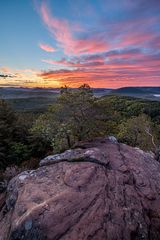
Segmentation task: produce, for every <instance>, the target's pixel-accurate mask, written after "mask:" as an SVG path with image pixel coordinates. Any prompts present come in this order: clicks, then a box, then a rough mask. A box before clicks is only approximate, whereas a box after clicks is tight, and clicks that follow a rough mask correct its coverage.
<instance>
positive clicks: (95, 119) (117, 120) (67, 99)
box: [0, 84, 160, 171]
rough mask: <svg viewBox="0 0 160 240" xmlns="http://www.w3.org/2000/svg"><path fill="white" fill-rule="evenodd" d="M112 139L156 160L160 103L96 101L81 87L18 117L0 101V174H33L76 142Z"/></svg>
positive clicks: (108, 98)
mask: <svg viewBox="0 0 160 240" xmlns="http://www.w3.org/2000/svg"><path fill="white" fill-rule="evenodd" d="M108 135H114V136H115V137H116V138H117V139H118V141H120V142H122V143H126V144H129V145H131V146H133V147H139V148H141V149H143V150H145V151H152V152H153V153H154V154H155V157H156V158H157V160H158V158H159V145H160V102H156V101H147V100H142V99H136V98H132V97H123V96H114V95H110V96H104V97H101V98H96V97H95V96H94V94H93V91H92V89H91V88H90V87H89V86H88V85H86V84H84V85H82V86H80V87H79V88H78V89H77V90H75V89H74V90H72V89H70V88H68V87H63V88H61V92H60V95H59V96H58V97H57V98H56V100H55V102H54V103H53V104H51V105H50V106H49V107H48V110H47V111H46V112H44V113H38V112H36V113H35V112H33V113H27V112H26V113H23V112H16V111H15V110H14V109H13V108H12V107H11V106H10V105H9V104H8V103H7V102H6V101H5V100H0V169H1V171H4V170H5V169H6V167H8V166H15V165H16V166H18V167H24V168H35V167H36V166H37V164H38V162H39V160H40V159H42V158H43V157H45V156H46V155H48V154H50V153H60V152H62V151H64V150H66V149H69V148H72V147H73V146H74V145H75V144H76V143H77V142H79V141H84V140H90V139H94V138H96V137H101V136H102V137H105V136H108Z"/></svg>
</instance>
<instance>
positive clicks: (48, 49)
mask: <svg viewBox="0 0 160 240" xmlns="http://www.w3.org/2000/svg"><path fill="white" fill-rule="evenodd" d="M39 47H40V48H41V49H42V50H44V51H46V52H55V51H56V49H55V48H54V47H52V46H50V45H49V44H45V43H40V44H39Z"/></svg>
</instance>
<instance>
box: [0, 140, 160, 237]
mask: <svg viewBox="0 0 160 240" xmlns="http://www.w3.org/2000/svg"><path fill="white" fill-rule="evenodd" d="M40 165H41V167H39V168H38V169H37V170H34V171H28V172H23V173H21V174H19V175H17V176H16V177H14V178H13V179H12V180H11V181H10V182H9V185H8V187H7V193H6V194H7V196H6V199H5V204H3V206H2V209H1V212H0V229H1V230H0V240H19V239H24V240H58V239H63V240H91V239H92V240H138V239H144V240H147V239H148V240H158V239H160V163H159V162H157V161H155V160H154V158H153V157H152V155H151V154H146V153H145V152H143V151H140V150H138V149H135V148H132V147H129V146H127V145H125V144H120V143H116V144H115V143H113V142H112V141H111V140H110V139H96V140H95V141H91V142H86V143H80V144H79V146H78V148H75V149H72V150H68V151H66V152H64V153H62V154H57V155H53V156H49V157H47V158H45V159H43V160H42V161H41V163H40Z"/></svg>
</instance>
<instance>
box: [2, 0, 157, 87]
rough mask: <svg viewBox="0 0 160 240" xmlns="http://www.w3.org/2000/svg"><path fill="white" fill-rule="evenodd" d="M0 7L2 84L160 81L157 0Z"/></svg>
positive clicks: (43, 1) (65, 0)
mask: <svg viewBox="0 0 160 240" xmlns="http://www.w3.org/2000/svg"><path fill="white" fill-rule="evenodd" d="M0 6H1V8H0V14H1V21H0V27H1V36H2V37H1V44H0V52H1V56H0V87H4V86H5V87H7V86H8V87H45V88H47V87H53V88H54V87H56V88H57V87H61V86H64V85H68V86H70V87H78V86H80V85H81V84H83V83H87V84H89V85H90V86H91V87H96V88H119V87H125V86H160V1H158V0H153V1H146V0H135V1H132V0H122V1H118V0H88V1H87V0H76V1H73V0H61V1H59V0H55V1H51V0H50V1H49V0H48V1H47V0H33V1H32V0H29V1H18V0H14V1H9V0H5V1H2V2H1V3H0Z"/></svg>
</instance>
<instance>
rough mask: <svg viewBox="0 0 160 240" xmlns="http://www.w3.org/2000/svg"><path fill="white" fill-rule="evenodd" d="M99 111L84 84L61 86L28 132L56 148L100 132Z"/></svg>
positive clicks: (59, 149) (97, 134)
mask: <svg viewBox="0 0 160 240" xmlns="http://www.w3.org/2000/svg"><path fill="white" fill-rule="evenodd" d="M99 113H100V105H99V104H98V101H97V99H96V98H95V97H94V95H93V92H92V90H91V89H90V87H89V86H88V85H86V84H85V85H82V86H81V87H80V88H79V89H77V90H72V89H68V88H67V87H64V88H62V89H61V94H60V96H59V97H58V99H57V102H56V104H54V105H52V106H51V107H50V108H49V110H48V112H47V113H46V114H44V115H42V116H40V118H39V119H38V120H37V121H36V122H35V124H34V126H33V128H32V133H34V134H37V133H38V134H40V135H41V138H42V139H43V138H44V139H47V140H48V141H50V142H51V145H52V147H53V149H54V151H55V152H59V151H62V150H64V149H66V148H70V147H71V146H73V145H74V143H76V142H77V141H81V140H87V139H91V138H93V137H96V136H99V135H101V134H102V132H103V131H102V128H104V124H102V123H101V122H102V120H101V119H100V114H99ZM105 127H106V126H105Z"/></svg>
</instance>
